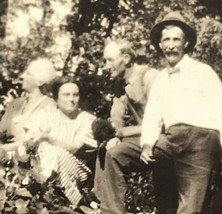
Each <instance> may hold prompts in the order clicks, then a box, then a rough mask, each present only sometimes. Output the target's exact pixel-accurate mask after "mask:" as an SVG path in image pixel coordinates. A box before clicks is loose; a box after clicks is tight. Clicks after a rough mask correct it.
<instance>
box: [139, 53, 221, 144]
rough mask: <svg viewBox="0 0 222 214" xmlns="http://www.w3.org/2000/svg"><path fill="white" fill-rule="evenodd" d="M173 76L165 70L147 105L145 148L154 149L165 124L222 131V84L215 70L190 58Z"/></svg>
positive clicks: (184, 61) (166, 126) (143, 128)
mask: <svg viewBox="0 0 222 214" xmlns="http://www.w3.org/2000/svg"><path fill="white" fill-rule="evenodd" d="M175 68H177V69H178V70H179V71H178V72H176V73H172V74H169V72H168V69H167V68H165V69H164V70H163V71H161V72H160V74H159V76H158V77H157V79H156V81H155V82H154V84H153V86H152V88H151V91H150V98H149V101H148V103H147V106H146V110H145V114H144V118H143V123H142V135H141V146H143V145H144V144H149V145H150V146H153V145H154V144H155V142H156V141H157V140H158V137H159V134H160V132H161V128H162V125H163V124H164V125H165V128H169V127H170V126H172V125H175V124H178V123H185V124H189V125H193V126H197V127H203V128H210V129H216V130H218V131H220V132H221V130H222V84H221V81H220V79H219V77H218V76H217V74H216V73H215V71H214V70H213V69H212V68H211V67H210V66H208V65H206V64H204V63H201V62H198V61H196V60H194V59H192V58H190V57H189V56H188V55H185V56H184V57H183V58H182V60H181V61H180V62H179V63H178V64H177V65H176V66H175Z"/></svg>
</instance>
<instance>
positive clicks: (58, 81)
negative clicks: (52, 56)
mask: <svg viewBox="0 0 222 214" xmlns="http://www.w3.org/2000/svg"><path fill="white" fill-rule="evenodd" d="M66 83H74V84H76V85H77V86H78V88H79V97H80V100H81V89H80V85H79V83H78V82H77V81H76V79H75V77H72V76H60V77H56V78H55V79H54V81H53V82H52V86H51V88H52V97H53V99H54V100H55V101H57V99H58V94H59V89H60V87H61V86H62V85H64V84H66Z"/></svg>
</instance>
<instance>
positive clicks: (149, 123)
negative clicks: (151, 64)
mask: <svg viewBox="0 0 222 214" xmlns="http://www.w3.org/2000/svg"><path fill="white" fill-rule="evenodd" d="M161 88H162V84H161V81H156V82H155V83H154V84H153V86H152V89H151V91H150V98H149V100H148V103H147V105H146V109H145V114H144V117H143V122H142V128H141V139H140V145H141V148H142V153H141V159H142V160H143V161H144V162H145V163H148V162H150V161H153V159H152V149H153V147H154V145H155V143H156V141H157V140H158V137H159V134H160V132H161V128H162V109H161V107H162V103H161Z"/></svg>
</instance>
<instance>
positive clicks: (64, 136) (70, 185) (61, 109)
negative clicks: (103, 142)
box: [23, 76, 97, 207]
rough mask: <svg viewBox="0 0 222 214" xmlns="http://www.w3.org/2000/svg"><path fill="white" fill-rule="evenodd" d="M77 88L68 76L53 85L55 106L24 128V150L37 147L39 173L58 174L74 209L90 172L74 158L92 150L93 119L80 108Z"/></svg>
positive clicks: (47, 175)
mask: <svg viewBox="0 0 222 214" xmlns="http://www.w3.org/2000/svg"><path fill="white" fill-rule="evenodd" d="M80 92H81V91H80V88H79V86H78V84H77V83H76V81H75V79H74V78H72V77H69V76H65V77H58V78H57V79H56V80H55V81H54V82H53V83H52V93H53V98H54V100H55V101H56V104H57V105H56V106H48V107H46V108H43V109H41V110H40V111H38V112H36V114H34V115H32V117H31V118H30V120H29V121H28V122H27V123H25V124H24V129H25V130H26V136H25V137H24V141H23V143H24V145H25V146H26V147H29V146H33V145H36V153H37V155H38V156H39V162H40V165H41V168H42V170H41V173H42V175H44V176H45V177H49V176H50V175H51V173H52V172H53V171H55V172H57V174H58V178H59V182H60V185H61V187H62V188H63V189H64V193H65V195H66V197H67V198H68V199H69V200H70V202H71V203H72V205H73V207H76V206H77V205H78V203H79V201H80V199H81V198H82V194H81V188H80V187H82V185H83V183H85V181H86V180H87V178H88V177H90V175H91V171H90V169H89V168H88V167H87V166H86V165H85V164H84V163H83V162H82V161H80V160H79V159H78V158H77V156H76V154H78V152H79V151H80V150H81V149H82V148H84V147H89V148H95V147H96V146H97V144H96V141H95V140H94V139H93V136H92V130H91V125H92V122H93V121H94V120H95V116H93V115H91V114H90V113H87V112H86V111H82V110H81V108H80V101H81V99H80V98H81V95H80Z"/></svg>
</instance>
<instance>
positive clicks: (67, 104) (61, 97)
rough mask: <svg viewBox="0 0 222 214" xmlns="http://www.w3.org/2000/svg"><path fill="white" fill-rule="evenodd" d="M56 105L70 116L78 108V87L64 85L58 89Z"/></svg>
mask: <svg viewBox="0 0 222 214" xmlns="http://www.w3.org/2000/svg"><path fill="white" fill-rule="evenodd" d="M57 104H58V107H59V109H60V110H61V111H62V112H63V113H64V114H66V115H68V116H69V115H70V114H72V113H74V112H76V111H77V110H78V107H79V87H78V86H77V85H76V84H75V83H65V84H63V85H62V86H61V87H60V88H59V92H58V99H57Z"/></svg>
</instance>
